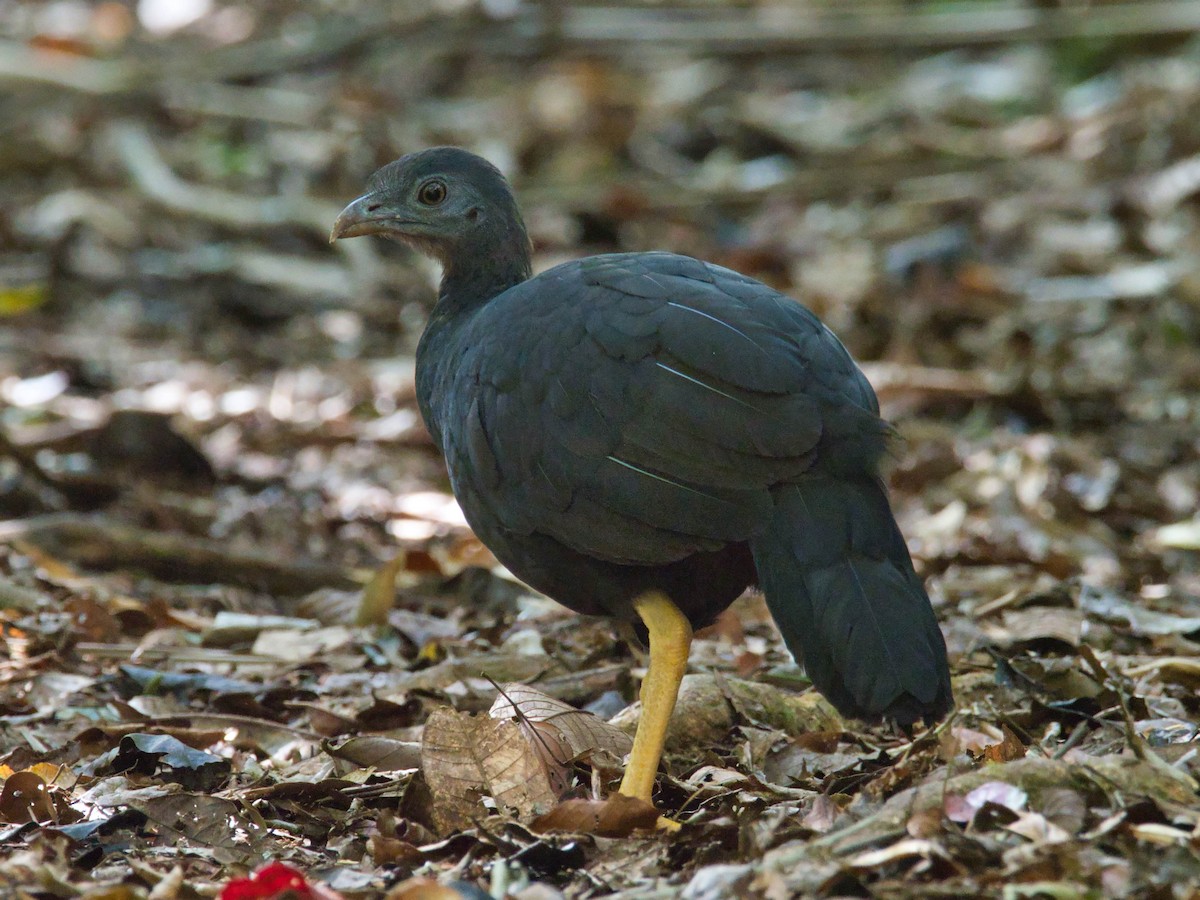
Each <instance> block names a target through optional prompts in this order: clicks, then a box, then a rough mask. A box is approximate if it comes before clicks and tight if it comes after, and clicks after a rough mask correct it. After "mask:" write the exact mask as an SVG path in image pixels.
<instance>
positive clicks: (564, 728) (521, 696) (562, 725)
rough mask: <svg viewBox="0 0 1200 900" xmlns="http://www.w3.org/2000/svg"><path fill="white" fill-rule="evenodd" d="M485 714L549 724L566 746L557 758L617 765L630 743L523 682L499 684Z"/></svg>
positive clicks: (617, 731)
mask: <svg viewBox="0 0 1200 900" xmlns="http://www.w3.org/2000/svg"><path fill="white" fill-rule="evenodd" d="M488 715H490V716H491V717H492V718H493V719H528V720H529V721H530V722H534V723H542V724H544V725H546V726H548V727H549V728H552V729H553V731H554V732H555V736H561V737H562V739H563V740H564V741H565V743H566V746H567V748H569V753H568V755H567V757H566V758H565V759H559V761H560V762H567V761H568V760H570V759H579V760H583V761H585V762H587V763H589V764H591V765H598V766H604V767H607V768H617V767H619V766H620V765H621V762H622V760H624V758H625V757H626V756H627V755H629V751H630V750H631V749H632V747H633V741H632V740H631V739H630V737H629V736H628V735H627V734H625V732H623V731H621V729H619V728H616V727H615V726H613V725H609V724H608V723H607V722H605V721H604V720H603V719H600V718H598V717H596V716H594V715H593V714H592V713H590V712H584V711H583V710H581V709H576V708H575V707H573V706H571V705H570V704H569V703H564V702H563V701H561V700H556V699H555V698H553V697H551V696H549V695H547V694H543V693H542V692H541V691H539V690H537V689H536V688H532V687H529V686H528V685H525V684H519V683H509V684H505V685H502V686H501V689H500V695H499V696H498V697H497V698H496V702H495V703H493V704H492V708H491V709H490V710H489V711H488ZM543 730H544V729H543ZM552 746H553V744H552ZM556 758H558V757H556Z"/></svg>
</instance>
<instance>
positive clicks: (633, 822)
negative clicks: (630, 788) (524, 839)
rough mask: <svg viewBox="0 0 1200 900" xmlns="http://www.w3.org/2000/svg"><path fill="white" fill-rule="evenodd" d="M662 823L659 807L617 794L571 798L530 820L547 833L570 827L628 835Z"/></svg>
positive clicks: (581, 831)
mask: <svg viewBox="0 0 1200 900" xmlns="http://www.w3.org/2000/svg"><path fill="white" fill-rule="evenodd" d="M657 823H658V810H657V809H655V808H654V807H653V806H652V805H650V804H649V803H647V802H646V801H645V800H638V799H636V798H634V797H626V796H625V795H624V794H613V795H612V796H611V797H609V798H608V799H607V800H567V801H566V802H565V803H560V804H559V805H558V806H556V807H554V809H552V810H550V812H548V813H546V814H545V815H544V816H538V818H536V819H534V820H533V822H532V823H531V824H530V827H531V828H532V829H533V830H534V831H540V832H543V833H546V832H551V831H566V832H570V833H573V834H594V835H597V836H599V837H611V838H620V837H628V836H629V835H631V834H633V832H635V831H644V830H649V829H652V828H654V827H655V825H656V824H657Z"/></svg>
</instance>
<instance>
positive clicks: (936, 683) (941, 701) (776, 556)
mask: <svg viewBox="0 0 1200 900" xmlns="http://www.w3.org/2000/svg"><path fill="white" fill-rule="evenodd" d="M751 549H752V550H753V553H754V563H755V566H756V567H757V569H758V581H759V586H760V587H761V588H762V590H763V593H765V594H766V598H767V605H768V606H769V607H770V609H771V615H772V616H773V617H774V619H775V623H776V624H777V625H778V626H779V630H780V632H782V634H783V638H784V640H785V641H786V642H787V645H788V648H789V649H790V650H791V651H792V653H793V654H795V655H796V656H797V657H798V658H800V657H803V660H804V665H805V669H806V670H807V672H808V676H809V677H810V678H811V679H812V682H813V684H814V685H815V686H816V688H817V689H818V690H819V691H820V692H821V693H822V694H824V695H825V696H826V697H827V698H829V700H830V701H831V702H832V703H833V705H834V706H836V707H837V708H838V709H839V710H840V711H841V712H842V713H843V714H845V715H849V716H853V717H855V718H864V719H879V718H888V719H895V720H896V721H898V722H899V723H901V724H902V725H905V726H907V725H911V724H912V723H913V722H914V721H916V720H917V719H924V720H925V721H926V722H932V721H934V720H936V719H940V718H941V717H942V716H944V715H945V714H946V713H947V712H948V711H949V710H950V708H951V707H952V706H953V703H954V700H953V698H952V696H951V692H950V671H949V668H948V666H947V663H946V644H945V641H944V639H943V638H942V632H941V629H940V628H939V627H938V623H937V619H936V618H935V617H934V614H933V608H932V606H930V603H929V597H928V596H927V595H926V593H925V589H924V587H923V586H922V585H921V581H920V579H918V578H917V574H916V572H914V571H913V567H912V560H911V558H910V557H909V555H908V548H907V547H906V546H905V544H904V538H903V537H902V536H901V534H900V529H899V528H898V527H897V525H896V520H895V519H894V518H893V517H892V511H891V507H890V506H889V505H888V499H887V494H886V491H885V488H884V486H883V484H882V483H881V482H880V481H879V480H878V479H875V478H870V477H867V476H862V477H858V478H852V477H847V476H845V475H842V476H840V477H839V476H834V475H820V474H816V473H814V474H810V475H808V476H805V477H804V478H802V479H801V480H800V482H799V483H796V484H789V485H780V486H779V487H777V488H776V493H775V510H774V514H773V518H772V520H771V525H770V527H769V528H768V529H767V531H766V532H765V533H763V534H762V535H760V536H759V537H757V538H755V540H754V541H753V542H752V543H751Z"/></svg>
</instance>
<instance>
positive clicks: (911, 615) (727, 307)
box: [331, 147, 953, 800]
mask: <svg viewBox="0 0 1200 900" xmlns="http://www.w3.org/2000/svg"><path fill="white" fill-rule="evenodd" d="M364 234H381V235H385V236H388V237H392V238H396V239H398V240H401V241H403V242H405V243H408V244H410V245H412V246H414V247H416V248H418V249H419V250H421V251H423V252H424V253H426V254H428V255H430V256H432V257H434V258H435V259H437V260H438V261H439V262H440V263H441V264H442V267H443V276H442V282H441V291H440V294H439V296H438V301H437V305H436V306H435V307H434V310H433V314H432V316H431V318H430V320H429V325H428V327H427V328H426V330H425V333H424V335H423V336H422V338H421V342H420V346H419V347H418V349H417V391H418V396H419V398H420V404H421V412H422V414H423V415H424V417H425V422H426V424H427V425H428V426H429V430H430V432H431V433H432V435H433V438H434V440H435V441H436V442H437V444H438V446H439V447H440V448H441V449H442V452H443V453H444V454H445V457H446V464H447V467H448V468H449V472H450V480H451V483H452V485H453V487H454V493H455V495H456V496H457V497H458V500H459V503H460V504H461V505H462V508H463V511H464V512H465V513H466V516H467V520H468V521H469V522H470V523H471V526H472V528H474V530H475V532H476V534H478V536H479V538H480V539H481V540H482V541H483V542H484V543H485V544H487V546H488V547H490V548H491V549H492V551H493V552H494V553H495V554H496V557H497V558H498V559H499V560H500V561H501V562H503V563H504V564H505V565H506V566H507V567H508V568H509V569H510V570H512V571H513V572H514V573H515V574H516V575H517V576H519V577H520V578H521V579H523V580H524V581H525V582H527V583H528V584H530V585H531V586H533V587H535V588H537V589H538V590H540V591H542V592H544V593H546V594H548V595H549V596H551V597H553V598H554V599H556V600H558V601H559V602H561V603H563V604H565V605H566V606H569V607H570V608H571V609H573V610H576V611H577V612H580V613H586V614H590V615H608V616H614V617H616V618H619V619H627V620H634V621H636V620H637V619H638V618H639V617H640V618H641V620H642V621H643V622H644V623H645V625H646V628H647V630H648V632H649V638H650V667H649V671H648V674H647V677H646V680H645V682H644V683H643V687H642V699H643V714H642V720H641V723H640V724H639V728H638V733H637V736H636V738H635V742H634V750H633V753H632V754H631V756H630V760H629V764H628V766H627V769H626V774H625V779H624V781H623V782H622V785H621V791H622V793H625V794H629V795H631V796H636V797H640V798H643V799H645V800H649V799H650V795H651V791H652V789H653V785H654V775H655V772H656V771H657V768H658V763H659V760H660V757H661V754H662V743H663V738H664V736H665V733H666V726H667V721H668V719H669V718H670V714H671V711H672V709H673V707H674V704H675V697H676V694H677V692H678V687H679V681H680V679H681V678H682V677H683V673H684V671H685V669H686V666H687V653H688V648H689V646H690V642H691V634H692V629H693V628H695V627H699V626H702V625H705V624H708V623H710V622H711V621H712V620H713V619H714V617H716V616H717V614H718V613H720V612H721V611H722V610H723V609H725V608H726V607H727V606H728V605H729V604H730V603H732V602H733V600H734V599H736V598H737V597H738V595H739V594H741V593H742V591H744V590H745V589H746V588H747V587H748V586H751V585H757V586H758V587H760V588H761V589H762V591H763V592H764V594H765V595H766V599H767V603H768V605H769V607H770V609H771V614H772V616H774V618H775V622H776V624H777V625H778V626H779V630H780V631H781V632H782V634H783V637H784V639H785V640H786V641H787V644H788V646H789V647H790V648H791V649H792V651H793V652H794V653H795V654H796V655H797V656H798V657H802V658H803V661H804V665H805V667H806V669H807V671H808V674H809V676H810V677H811V678H812V681H813V684H814V685H815V686H816V687H817V689H818V690H819V691H821V693H823V694H824V695H825V696H826V697H828V698H829V700H830V701H832V703H833V704H834V706H836V707H837V708H838V709H839V710H840V711H841V712H843V713H844V714H847V715H850V716H855V717H859V718H865V719H878V718H890V719H894V720H897V721H898V722H900V723H901V724H904V725H909V724H911V723H913V722H914V721H916V720H917V719H925V720H926V721H932V720H934V719H938V718H941V717H942V716H943V715H944V714H945V713H946V712H947V711H948V710H949V709H950V708H951V706H952V704H953V699H952V697H951V691H950V675H949V670H948V668H947V664H946V649H945V644H944V642H943V639H942V634H941V631H940V629H939V628H938V624H937V621H936V619H935V617H934V615H933V610H932V608H931V607H930V604H929V599H928V597H927V596H926V594H925V590H924V588H923V587H922V585H921V581H920V579H918V578H917V575H916V573H915V572H914V571H913V567H912V562H911V560H910V558H909V555H908V549H907V548H906V546H905V544H904V539H903V537H902V536H901V534H900V531H899V529H898V528H897V526H896V522H895V520H894V518H893V517H892V513H891V509H890V507H889V505H888V499H887V494H886V491H885V488H884V485H883V483H882V481H881V480H880V475H879V464H880V460H881V458H882V457H883V456H884V453H885V450H886V444H887V440H888V432H889V429H888V426H887V425H886V424H885V423H884V422H883V421H882V420H881V419H880V418H879V404H878V401H877V400H876V398H875V394H874V392H873V391H872V390H871V386H870V385H869V384H868V383H867V380H866V378H865V377H864V376H863V374H862V372H860V371H859V370H858V368H857V367H856V366H855V364H854V362H853V360H852V359H851V358H850V354H849V353H847V351H846V349H845V348H844V347H843V346H842V345H841V343H840V342H839V341H838V339H837V338H836V337H834V335H833V333H832V332H830V330H829V329H828V328H826V327H825V326H824V325H823V324H821V322H820V321H819V320H818V319H817V317H816V316H814V315H813V314H812V313H811V312H809V311H808V310H807V309H805V308H804V307H803V306H801V305H800V304H799V303H797V302H796V301H794V300H792V299H791V298H789V297H786V296H784V295H783V294H780V293H778V292H776V291H774V290H772V289H771V288H769V287H767V286H766V285H764V284H762V283H760V282H758V281H755V280H753V279H751V278H747V277H746V276H744V275H739V274H738V273H737V272H733V271H730V270H729V269H724V268H721V267H720V266H715V265H712V264H710V263H704V262H700V261H698V260H695V259H690V258H688V257H686V256H678V255H676V254H673V253H616V254H609V255H604V256H592V257H588V258H586V259H579V260H575V261H573V262H568V263H564V264H563V265H560V266H555V267H554V268H552V269H550V270H548V271H546V272H543V273H541V274H540V275H537V276H534V277H531V269H530V247H529V239H528V237H527V236H526V232H525V226H524V223H523V222H522V219H521V213H520V211H519V210H518V208H517V204H516V201H515V200H514V198H513V194H512V191H511V190H510V188H509V186H508V184H507V182H506V181H505V180H504V178H503V176H502V175H501V174H500V172H499V171H497V169H496V168H495V167H493V166H492V165H491V164H490V163H488V162H487V161H486V160H483V159H481V158H480V157H478V156H475V155H473V154H471V153H468V152H466V151H465V150H459V149H456V148H452V147H439V148H435V149H432V150H425V151H422V152H419V153H413V154H411V155H409V156H405V157H404V158H402V159H399V160H397V161H396V162H393V163H391V164H389V165H387V166H384V167H383V168H382V169H380V170H379V171H378V172H376V173H375V174H374V175H373V176H372V177H371V180H370V182H369V184H368V186H367V191H366V193H365V194H363V195H362V196H361V197H359V198H358V199H357V200H355V201H353V202H352V203H351V204H350V205H349V206H347V207H346V208H345V210H343V212H342V213H341V215H340V216H338V219H337V222H336V223H335V224H334V227H333V233H332V235H331V239H334V240H335V239H337V238H347V237H355V236H358V235H364Z"/></svg>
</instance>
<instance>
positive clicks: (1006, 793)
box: [943, 781, 1029, 825]
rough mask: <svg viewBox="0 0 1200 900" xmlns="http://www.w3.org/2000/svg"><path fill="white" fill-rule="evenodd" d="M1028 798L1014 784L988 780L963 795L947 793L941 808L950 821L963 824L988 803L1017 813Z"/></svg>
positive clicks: (1023, 806)
mask: <svg viewBox="0 0 1200 900" xmlns="http://www.w3.org/2000/svg"><path fill="white" fill-rule="evenodd" d="M1028 799H1029V796H1028V794H1026V793H1025V792H1024V791H1023V790H1021V789H1020V788H1019V787H1017V786H1016V785H1012V784H1007V783H1005V782H1003V781H988V782H985V783H984V784H981V785H980V786H979V787H977V788H975V790H973V791H971V792H970V793H969V794H967V795H965V796H962V795H958V794H949V795H947V797H946V801H945V804H944V806H943V809H944V810H945V813H946V817H947V818H948V819H950V820H951V821H952V822H959V823H961V824H964V825H965V824H966V823H968V822H970V821H971V820H972V819H974V818H975V814H976V813H978V812H979V810H981V809H982V808H983V807H984V806H985V805H986V804H988V803H991V804H994V805H996V806H1002V807H1004V808H1005V809H1008V810H1011V811H1012V812H1017V813H1019V812H1020V811H1021V810H1023V809H1024V808H1025V801H1026V800H1028Z"/></svg>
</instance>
